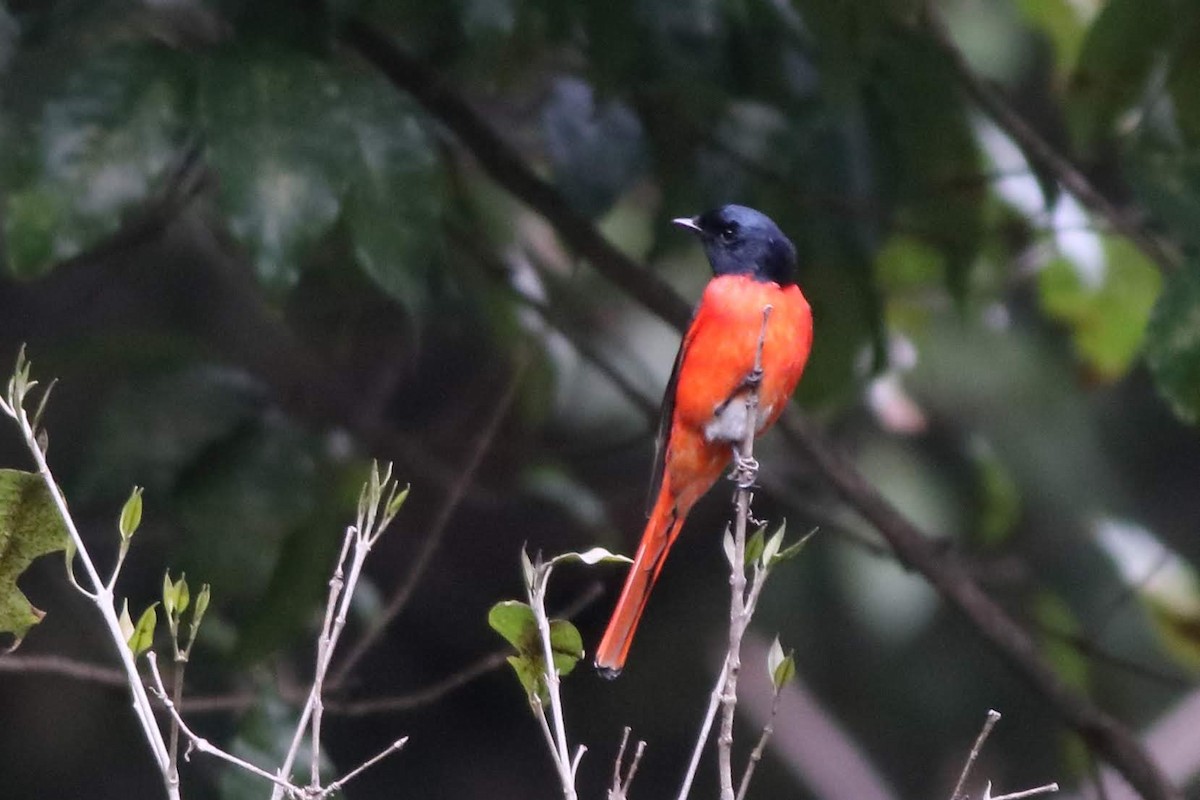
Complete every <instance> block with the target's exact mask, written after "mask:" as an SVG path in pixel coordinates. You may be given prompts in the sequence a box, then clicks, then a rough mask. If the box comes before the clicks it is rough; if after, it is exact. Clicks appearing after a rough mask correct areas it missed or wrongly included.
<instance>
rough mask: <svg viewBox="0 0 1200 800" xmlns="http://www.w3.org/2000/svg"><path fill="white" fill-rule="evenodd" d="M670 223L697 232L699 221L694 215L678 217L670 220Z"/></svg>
mask: <svg viewBox="0 0 1200 800" xmlns="http://www.w3.org/2000/svg"><path fill="white" fill-rule="evenodd" d="M671 224H672V225H678V226H679V227H681V228H688V229H690V230H693V231H696V232H697V233H699V232H700V223H698V222H697V221H696V218H695V217H679V218H678V219H673V220H671Z"/></svg>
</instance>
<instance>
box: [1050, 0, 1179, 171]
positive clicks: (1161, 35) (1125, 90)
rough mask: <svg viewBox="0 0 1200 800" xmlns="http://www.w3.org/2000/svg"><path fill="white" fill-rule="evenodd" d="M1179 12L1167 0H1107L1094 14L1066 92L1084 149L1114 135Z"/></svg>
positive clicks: (1069, 118) (1077, 138) (1077, 137)
mask: <svg viewBox="0 0 1200 800" xmlns="http://www.w3.org/2000/svg"><path fill="white" fill-rule="evenodd" d="M1175 16H1176V15H1175V12H1174V10H1173V8H1172V3H1171V2H1170V1H1169V0H1109V2H1108V3H1106V4H1105V6H1104V8H1103V10H1101V12H1100V13H1099V14H1098V15H1097V16H1096V19H1095V21H1093V22H1092V24H1091V27H1089V28H1088V31H1087V36H1086V38H1085V39H1084V42H1083V48H1082V50H1081V51H1080V54H1079V61H1078V62H1077V63H1076V65H1075V70H1074V73H1073V74H1072V76H1071V84H1070V87H1069V93H1068V97H1067V100H1068V104H1067V121H1068V123H1069V124H1070V127H1071V132H1072V134H1073V135H1074V137H1075V141H1076V143H1077V144H1078V145H1079V147H1080V148H1081V149H1082V150H1084V151H1085V152H1091V151H1092V150H1094V148H1095V147H1096V146H1097V145H1099V144H1100V143H1101V142H1103V141H1105V140H1107V139H1110V138H1111V137H1113V136H1114V134H1115V133H1116V127H1117V121H1118V119H1119V118H1120V116H1121V115H1122V114H1123V113H1124V112H1125V111H1127V110H1129V109H1130V108H1131V107H1133V106H1134V104H1135V103H1136V102H1137V101H1138V99H1139V98H1140V97H1141V95H1142V92H1143V90H1144V88H1145V85H1146V80H1147V78H1148V77H1149V76H1150V72H1151V69H1152V68H1153V67H1154V64H1155V60H1156V58H1157V56H1158V55H1159V53H1160V52H1161V51H1162V49H1163V47H1164V45H1165V43H1166V40H1167V38H1168V37H1169V36H1171V35H1172V33H1173V32H1174V30H1175Z"/></svg>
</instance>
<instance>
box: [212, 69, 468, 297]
mask: <svg viewBox="0 0 1200 800" xmlns="http://www.w3.org/2000/svg"><path fill="white" fill-rule="evenodd" d="M199 106H200V109H201V112H200V116H201V121H202V124H203V126H204V127H205V129H206V130H207V132H208V137H209V141H210V156H211V160H212V163H213V164H214V166H215V167H216V168H217V170H218V172H219V173H220V175H221V178H222V184H221V189H222V191H221V203H222V207H223V208H224V209H225V211H226V213H227V215H228V217H229V225H230V229H231V231H232V232H233V234H234V236H235V237H237V239H238V240H239V241H241V243H242V244H243V246H245V248H246V249H247V251H248V252H249V254H250V257H251V260H252V262H253V263H254V265H255V268H256V271H257V273H258V275H259V278H260V279H261V280H262V282H263V283H264V284H266V285H267V286H268V287H270V288H273V289H276V290H283V289H286V288H288V287H290V286H291V285H293V284H294V283H295V282H296V281H297V280H298V278H299V276H300V274H301V271H302V270H303V269H304V267H305V266H306V260H307V259H308V258H309V256H310V254H311V253H312V251H313V248H314V245H315V244H316V243H317V242H319V241H321V240H322V239H323V238H324V237H325V236H326V235H328V234H329V232H330V231H331V229H332V228H333V225H334V223H335V222H337V221H338V220H339V219H341V220H344V222H345V224H346V227H347V229H348V231H349V233H350V237H351V240H352V247H353V252H354V257H355V258H356V259H357V261H358V262H359V264H360V265H361V266H362V268H363V269H364V270H365V271H366V273H367V274H368V275H369V276H370V277H371V278H372V280H374V281H375V282H376V284H378V285H379V286H380V288H382V289H383V290H384V291H386V292H388V293H389V294H390V295H391V296H392V297H394V298H396V299H398V300H400V301H401V302H402V303H405V304H406V305H408V306H409V307H410V309H412V308H414V307H420V306H422V305H423V303H424V297H425V294H426V284H427V283H428V281H429V280H430V278H431V275H432V272H431V271H432V270H433V268H434V267H435V265H436V263H437V258H436V256H437V254H438V252H439V250H440V247H441V239H440V217H441V211H442V205H443V201H444V199H445V195H446V192H445V188H444V186H443V179H442V173H441V165H440V161H439V158H438V155H437V149H436V147H435V146H434V143H433V140H432V138H431V137H430V135H429V133H428V132H427V131H426V129H425V126H424V121H423V117H422V116H421V115H420V113H419V112H418V111H417V107H416V105H415V103H413V101H411V100H409V99H407V98H406V97H404V96H403V95H398V94H397V93H396V92H395V91H394V90H393V89H392V88H391V87H390V86H388V85H386V84H385V83H383V81H382V80H381V79H380V78H379V77H377V76H375V75H374V74H373V73H369V72H366V73H362V72H355V71H351V70H348V69H343V68H338V67H335V66H332V65H330V64H327V63H325V62H323V61H319V60H316V59H314V58H309V57H306V56H303V55H299V54H297V53H295V52H290V51H280V50H275V49H270V48H241V49H236V48H235V49H230V50H228V51H226V52H223V53H220V54H218V55H215V56H213V57H211V58H210V59H208V61H207V62H206V63H205V66H204V69H203V70H202V72H201V78H200V86H199Z"/></svg>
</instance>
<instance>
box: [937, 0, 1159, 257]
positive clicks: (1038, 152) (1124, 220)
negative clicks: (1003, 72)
mask: <svg viewBox="0 0 1200 800" xmlns="http://www.w3.org/2000/svg"><path fill="white" fill-rule="evenodd" d="M921 23H922V27H923V29H924V30H925V31H926V32H928V34H929V36H930V38H931V39H932V40H933V42H934V43H935V44H937V46H938V47H939V48H940V49H941V50H942V52H943V53H944V54H945V55H946V57H947V58H948V59H949V61H950V64H951V66H952V67H953V69H954V75H955V77H956V78H957V79H958V82H959V83H960V84H961V85H962V87H963V90H964V91H965V92H966V93H967V94H968V95H969V96H970V97H971V99H973V100H974V101H975V102H976V103H977V104H978V105H979V107H980V108H981V109H983V111H984V113H985V114H987V115H988V116H989V117H991V119H992V121H993V122H995V123H996V125H998V126H999V127H1000V129H1001V130H1003V131H1004V132H1005V133H1007V134H1008V135H1009V136H1010V137H1011V138H1012V140H1013V141H1014V142H1016V143H1017V145H1018V146H1019V147H1020V148H1021V150H1022V151H1023V152H1024V153H1025V155H1026V157H1027V158H1028V159H1029V161H1030V162H1031V163H1034V164H1037V165H1038V166H1040V167H1041V168H1043V169H1045V170H1046V171H1047V172H1049V173H1050V174H1051V175H1053V176H1054V178H1055V179H1056V180H1057V181H1058V182H1059V183H1061V184H1062V185H1063V187H1064V188H1066V190H1067V191H1068V192H1070V193H1071V194H1072V195H1074V196H1075V199H1076V200H1078V201H1079V202H1080V203H1082V204H1083V205H1084V206H1085V207H1086V208H1088V209H1089V210H1090V211H1092V212H1093V213H1095V214H1098V215H1100V216H1101V217H1103V218H1104V219H1105V220H1106V221H1107V222H1108V224H1109V225H1110V226H1112V229H1113V230H1114V231H1116V232H1117V233H1119V234H1120V235H1121V236H1124V237H1125V238H1127V239H1129V240H1130V241H1131V242H1133V243H1134V245H1136V246H1137V248H1138V249H1139V250H1141V251H1142V253H1143V254H1144V255H1145V256H1146V257H1147V258H1148V259H1150V260H1151V261H1152V262H1154V263H1155V264H1156V265H1157V266H1158V267H1159V269H1161V270H1163V271H1164V272H1171V271H1173V270H1176V269H1178V268H1179V266H1180V265H1181V263H1182V259H1181V257H1180V254H1179V253H1178V252H1176V251H1175V250H1174V249H1169V248H1168V247H1167V246H1166V244H1164V243H1163V242H1162V241H1161V240H1160V239H1158V238H1157V237H1155V236H1154V235H1153V234H1152V233H1150V232H1149V231H1148V230H1146V229H1145V228H1143V227H1142V226H1141V225H1139V224H1138V223H1137V222H1136V221H1135V220H1134V219H1132V218H1130V216H1129V215H1128V214H1126V213H1125V212H1123V211H1122V210H1121V209H1119V208H1117V207H1116V205H1114V204H1113V202H1112V201H1111V200H1109V199H1108V198H1107V197H1105V196H1104V194H1103V193H1102V192H1101V191H1100V190H1099V189H1097V188H1096V187H1095V186H1094V185H1093V184H1092V182H1091V180H1089V179H1088V177H1087V176H1086V175H1085V174H1084V173H1083V172H1082V171H1080V170H1079V168H1078V167H1076V166H1075V165H1074V164H1072V163H1071V161H1070V160H1069V159H1068V158H1067V157H1066V156H1064V155H1063V154H1061V153H1059V152H1058V151H1057V150H1055V149H1054V147H1053V146H1052V145H1051V144H1050V143H1049V142H1047V141H1046V140H1045V139H1044V138H1043V137H1042V135H1041V134H1040V133H1038V132H1037V130H1036V129H1035V128H1034V127H1033V126H1032V125H1030V124H1029V123H1028V122H1027V121H1026V120H1025V118H1024V117H1022V116H1021V115H1020V114H1019V113H1018V112H1017V111H1016V109H1014V108H1013V107H1012V106H1011V105H1009V103H1008V101H1007V100H1005V99H1004V97H1003V96H1002V95H1001V94H1000V93H999V92H998V91H997V90H996V89H995V87H993V86H992V85H991V84H989V83H988V82H987V81H985V80H984V79H983V78H981V77H980V76H979V75H978V74H976V72H975V70H974V69H972V68H971V65H970V63H969V62H968V61H967V59H966V57H965V56H964V55H963V54H962V51H960V50H959V49H958V46H957V45H956V44H955V43H954V41H953V39H952V38H951V36H950V32H949V31H948V30H947V29H946V26H945V23H943V22H942V20H941V19H940V18H939V17H938V16H937V13H936V12H935V11H934V10H933V9H932V8H930V7H928V6H926V7H924V9H923V13H922V15H921Z"/></svg>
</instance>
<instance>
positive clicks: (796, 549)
mask: <svg viewBox="0 0 1200 800" xmlns="http://www.w3.org/2000/svg"><path fill="white" fill-rule="evenodd" d="M818 530H820V529H819V528H813V529H812V530H810V531H809V532H808V533H806V534H804V535H803V536H801V537H800V539H799V541H797V542H795V543H794V544H791V545H788V546H787V547H785V548H783V549H782V550H780V551H779V554H778V555H776V556H775V557H774V558H772V559H771V560H770V561H769V562H767V566H768V567H773V566H775V565H776V564H782V563H783V562H785V561H791V560H792V559H793V558H795V557H796V556H798V555H800V551H801V550H803V549H804V547H805V545H807V544H808V542H809V540H810V539H812V538H813V537H814V536H816V535H817V531H818Z"/></svg>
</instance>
